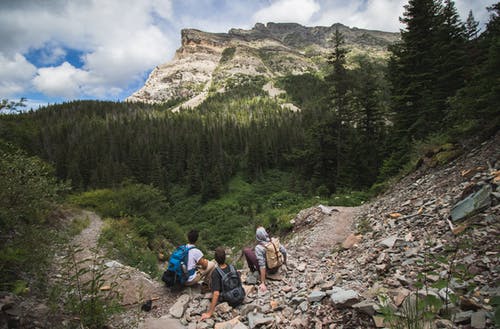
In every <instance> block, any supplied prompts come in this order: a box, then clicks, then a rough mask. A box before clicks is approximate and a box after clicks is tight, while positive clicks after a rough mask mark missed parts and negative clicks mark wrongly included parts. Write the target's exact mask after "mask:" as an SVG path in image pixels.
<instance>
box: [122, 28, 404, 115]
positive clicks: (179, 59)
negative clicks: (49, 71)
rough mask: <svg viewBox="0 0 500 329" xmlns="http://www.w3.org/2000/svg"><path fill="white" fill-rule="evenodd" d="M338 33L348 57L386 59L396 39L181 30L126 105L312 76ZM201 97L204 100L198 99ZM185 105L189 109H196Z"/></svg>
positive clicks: (297, 31)
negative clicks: (172, 50)
mask: <svg viewBox="0 0 500 329" xmlns="http://www.w3.org/2000/svg"><path fill="white" fill-rule="evenodd" d="M336 29H338V30H339V31H341V32H342V33H343V35H344V36H345V41H346V46H347V47H349V48H350V49H351V50H352V52H351V54H352V55H355V54H359V53H366V54H368V55H369V56H373V57H380V56H385V55H386V54H387V53H386V48H387V46H388V45H389V44H391V43H393V42H395V41H396V40H398V38H399V34H397V33H388V32H380V31H369V30H362V29H357V28H349V27H346V26H344V25H342V24H334V25H332V26H330V27H323V26H317V27H305V26H302V25H299V24H292V23H268V24H267V25H264V24H259V23H258V24H256V25H255V27H254V28H252V29H251V30H243V29H231V30H230V31H229V32H228V33H208V32H203V31H199V30H194V29H185V30H182V32H181V35H182V44H181V47H180V48H179V49H178V50H177V52H176V54H175V56H174V59H173V60H172V61H170V62H168V63H165V64H162V65H159V66H157V67H156V68H155V69H154V70H153V71H152V72H151V74H150V76H149V78H148V79H147V81H146V83H145V85H144V86H143V87H142V88H141V89H140V90H138V91H137V92H135V93H134V94H133V95H131V96H130V97H128V98H127V101H142V102H165V101H168V100H175V99H182V100H190V99H192V98H194V97H196V96H199V97H198V98H203V96H204V95H205V96H206V93H207V91H208V90H209V89H211V90H215V91H223V90H224V88H225V87H227V86H228V85H230V84H234V83H238V82H241V81H244V80H247V79H250V78H251V77H254V76H263V77H265V78H266V79H272V78H274V77H277V76H283V75H288V74H301V73H305V72H316V71H318V70H320V69H321V67H322V66H323V65H324V64H325V60H326V55H327V54H328V53H330V52H331V50H332V46H333V42H332V40H333V35H334V33H335V31H336ZM200 95H201V96H202V97H200ZM199 101H200V100H198V101H195V102H194V104H193V103H191V104H186V105H185V106H186V107H193V106H196V105H197V104H198V103H199Z"/></svg>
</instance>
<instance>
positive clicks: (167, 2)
mask: <svg viewBox="0 0 500 329" xmlns="http://www.w3.org/2000/svg"><path fill="white" fill-rule="evenodd" d="M494 2H495V1H493V0H491V1H489V0H456V1H455V3H456V6H457V8H458V11H459V13H460V14H461V16H462V19H464V20H465V18H466V16H467V14H468V12H469V10H472V11H473V13H474V16H475V18H476V20H478V21H480V22H481V23H482V24H484V23H485V22H487V20H488V13H487V11H486V9H485V8H486V7H487V6H490V5H491V4H493V3H494ZM406 3H407V0H1V1H0V99H4V98H7V99H10V100H15V99H19V98H20V97H26V98H28V103H27V104H28V107H34V108H36V107H37V106H38V104H47V103H59V102H63V101H70V100H74V99H102V100H123V99H125V98H126V97H127V96H129V95H130V94H132V93H133V92H134V91H135V90H137V89H139V88H140V87H141V86H142V85H143V84H144V82H145V80H146V79H147V77H148V74H149V73H150V72H151V70H152V69H153V68H154V67H155V66H156V65H159V64H162V63H165V62H168V61H170V60H171V59H172V57H173V55H174V53H175V50H176V49H177V48H179V47H180V30H181V29H183V28H197V29H200V30H204V31H209V32H227V31H228V30H229V29H230V28H233V27H234V28H245V29H249V28H251V27H253V26H254V25H255V23H257V22H261V23H267V22H296V23H300V24H303V25H307V26H330V25H332V24H334V23H342V24H344V25H348V26H351V27H358V28H367V29H375V30H383V31H393V32H397V31H399V29H400V28H401V26H400V23H399V20H398V17H399V16H401V15H402V13H403V6H404V5H405V4H406Z"/></svg>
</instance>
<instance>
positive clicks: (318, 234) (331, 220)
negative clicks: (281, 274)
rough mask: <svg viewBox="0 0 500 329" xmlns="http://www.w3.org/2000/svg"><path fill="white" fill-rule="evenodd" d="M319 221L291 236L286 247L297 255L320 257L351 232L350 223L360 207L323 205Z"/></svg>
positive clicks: (359, 210)
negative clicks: (322, 214)
mask: <svg viewBox="0 0 500 329" xmlns="http://www.w3.org/2000/svg"><path fill="white" fill-rule="evenodd" d="M320 207H321V208H322V209H323V212H324V213H325V214H324V216H323V217H322V218H321V220H320V221H318V222H317V223H315V224H314V225H312V226H311V227H309V228H307V229H303V230H301V231H299V232H297V233H295V235H294V236H293V237H292V239H291V240H290V245H289V247H288V249H290V251H293V252H294V253H295V254H296V255H297V256H302V257H308V258H311V257H316V258H321V257H322V255H323V254H325V253H328V252H330V251H331V250H332V248H334V247H335V246H336V245H337V244H339V243H342V242H343V241H344V240H345V238H346V237H347V236H348V235H349V234H350V233H352V232H351V231H352V224H353V223H354V220H355V219H356V217H357V216H358V215H359V213H360V212H361V209H362V207H325V206H320Z"/></svg>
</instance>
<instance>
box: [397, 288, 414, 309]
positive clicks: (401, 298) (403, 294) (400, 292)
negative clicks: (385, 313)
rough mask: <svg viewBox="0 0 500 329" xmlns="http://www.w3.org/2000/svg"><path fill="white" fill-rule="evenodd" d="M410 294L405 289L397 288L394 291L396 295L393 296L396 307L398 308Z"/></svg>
mask: <svg viewBox="0 0 500 329" xmlns="http://www.w3.org/2000/svg"><path fill="white" fill-rule="evenodd" d="M410 293H411V291H410V290H408V289H405V288H399V289H397V290H396V294H395V296H394V304H396V306H397V307H400V306H401V304H403V302H404V300H405V299H406V297H408V295H409V294H410Z"/></svg>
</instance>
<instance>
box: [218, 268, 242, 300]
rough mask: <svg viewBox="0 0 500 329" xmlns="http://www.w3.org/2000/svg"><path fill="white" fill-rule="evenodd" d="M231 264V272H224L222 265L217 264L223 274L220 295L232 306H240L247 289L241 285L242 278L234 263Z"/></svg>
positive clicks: (220, 273)
mask: <svg viewBox="0 0 500 329" xmlns="http://www.w3.org/2000/svg"><path fill="white" fill-rule="evenodd" d="M228 266H229V273H224V271H222V270H221V268H220V267H218V266H217V272H219V275H220V276H221V278H222V279H221V284H222V286H221V292H220V297H221V299H222V301H224V302H227V303H228V304H229V305H231V306H233V307H234V306H238V305H240V304H241V302H243V299H244V298H245V290H244V289H243V287H242V286H241V279H240V276H239V274H238V272H237V271H236V269H235V268H234V266H233V265H228Z"/></svg>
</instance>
